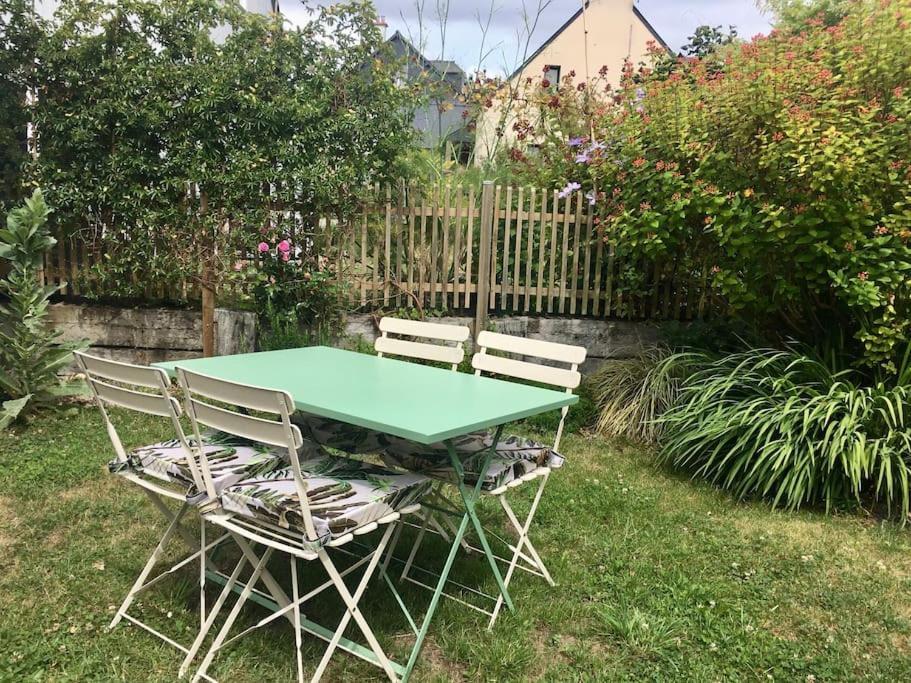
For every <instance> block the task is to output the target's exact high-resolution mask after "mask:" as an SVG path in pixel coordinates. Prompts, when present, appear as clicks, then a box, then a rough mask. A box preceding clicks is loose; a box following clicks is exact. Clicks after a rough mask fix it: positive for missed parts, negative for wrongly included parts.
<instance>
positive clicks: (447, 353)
mask: <svg viewBox="0 0 911 683" xmlns="http://www.w3.org/2000/svg"><path fill="white" fill-rule="evenodd" d="M390 335H395V336H390ZM469 336H471V330H469V329H468V326H467V325H445V324H443V323H429V322H426V321H423V320H405V319H403V318H392V317H389V316H386V317H384V318H382V319H380V336H379V337H377V338H376V342H374V344H373V348H374V350H375V351H376V353H377V355H378V356H379V357H380V358H382V357H383V355H384V354H385V355H389V356H401V357H404V358H415V359H419V360H429V361H436V362H439V363H450V364H451V365H452V369H453V370H457V369H458V367H459V363H461V362H462V361H463V360H464V358H465V349H464V347H463V346H462V345H463V344H464V343H465V342H466V341H467V340H468V337H469ZM401 337H406V338H405V339H402V338H401ZM408 337H410V339H408ZM420 340H425V341H420ZM431 342H442V343H431Z"/></svg>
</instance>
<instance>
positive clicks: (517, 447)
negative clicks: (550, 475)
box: [382, 431, 566, 491]
mask: <svg viewBox="0 0 911 683" xmlns="http://www.w3.org/2000/svg"><path fill="white" fill-rule="evenodd" d="M388 439H389V442H390V443H389V445H388V446H387V447H386V448H385V449H384V450H383V454H382V455H383V462H385V463H386V464H387V465H389V466H390V467H401V468H404V469H406V470H411V471H413V472H419V473H421V474H423V475H425V476H427V477H431V478H433V479H439V480H442V481H448V482H450V483H457V482H458V475H457V474H456V471H455V470H454V469H453V467H452V462H451V461H450V459H449V452H448V451H447V450H446V445H445V444H443V443H435V444H431V445H429V446H424V445H421V444H418V443H415V442H413V441H408V440H407V439H400V438H398V437H392V436H390V437H388ZM491 445H493V434H492V433H491V432H488V431H478V432H473V433H471V434H467V435H465V436H461V437H458V438H456V439H453V446H455V450H456V454H457V455H458V457H459V460H460V461H461V462H462V467H463V468H464V470H465V479H466V483H467V484H469V485H474V484H476V483H477V481H478V478H479V476H480V469H481V466H482V465H483V463H484V452H485V451H486V450H487V449H489V448H490V447H491ZM565 462H566V459H565V458H564V457H563V456H562V455H560V454H559V453H557V452H556V451H555V450H554V449H553V448H551V447H550V446H547V445H545V444H542V443H539V442H537V441H533V440H531V439H526V438H523V437H521V436H505V437H502V436H501V437H500V440H499V441H498V442H497V447H496V453H495V454H494V455H493V457H492V458H491V459H490V464H489V465H488V467H487V472H486V473H485V476H484V483H483V484H481V488H482V489H483V490H485V491H492V490H494V489H497V488H500V487H501V486H504V485H506V484H508V483H509V482H511V481H513V480H514V479H518V478H519V477H522V476H523V475H525V474H528V473H529V472H532V471H533V470H535V469H537V468H538V467H550V468H552V469H557V468H559V467H562V466H563V464H564V463H565Z"/></svg>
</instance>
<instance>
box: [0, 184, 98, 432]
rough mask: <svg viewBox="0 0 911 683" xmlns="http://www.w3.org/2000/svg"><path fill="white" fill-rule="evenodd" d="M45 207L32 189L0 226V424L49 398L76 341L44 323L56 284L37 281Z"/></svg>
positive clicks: (45, 237)
mask: <svg viewBox="0 0 911 683" xmlns="http://www.w3.org/2000/svg"><path fill="white" fill-rule="evenodd" d="M48 213H49V211H48V208H47V205H46V204H45V203H44V197H43V196H42V195H41V192H40V191H38V190H36V191H35V193H34V194H33V195H32V196H31V198H29V199H27V200H26V202H25V205H24V206H22V207H19V208H16V209H13V210H12V211H10V213H9V215H8V216H7V218H6V229H5V230H0V259H3V260H5V261H8V262H9V265H10V271H9V274H8V275H7V277H6V279H4V280H2V281H0V294H2V295H4V296H6V297H7V301H6V302H4V303H0V399H8V400H6V401H4V410H3V411H2V412H0V428H3V427H6V426H7V425H8V424H9V423H10V422H11V421H12V420H13V419H15V418H16V417H17V416H19V415H22V414H24V411H25V410H26V408H29V409H30V408H34V407H35V406H38V405H41V404H42V403H45V402H47V401H48V400H49V399H50V398H51V391H50V390H51V389H52V388H53V387H55V386H57V385H58V384H59V381H58V379H57V371H58V370H59V369H60V368H62V367H63V366H65V365H66V364H67V363H69V362H70V360H71V358H72V351H73V350H74V349H77V348H81V347H82V345H81V344H59V343H58V338H59V336H60V335H59V334H58V333H56V332H54V331H52V330H49V329H48V328H47V320H46V319H47V305H48V299H49V298H50V296H51V295H52V294H54V293H55V292H56V291H57V289H58V287H57V286H53V285H48V286H45V285H42V284H40V282H39V279H38V273H39V271H40V269H41V268H42V266H43V262H44V261H43V260H44V254H45V252H46V251H47V250H48V249H50V248H51V247H53V246H54V244H55V243H56V240H55V239H54V238H53V237H51V235H50V234H49V232H48V230H47V216H48Z"/></svg>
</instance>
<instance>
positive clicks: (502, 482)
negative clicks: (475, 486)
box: [384, 331, 586, 627]
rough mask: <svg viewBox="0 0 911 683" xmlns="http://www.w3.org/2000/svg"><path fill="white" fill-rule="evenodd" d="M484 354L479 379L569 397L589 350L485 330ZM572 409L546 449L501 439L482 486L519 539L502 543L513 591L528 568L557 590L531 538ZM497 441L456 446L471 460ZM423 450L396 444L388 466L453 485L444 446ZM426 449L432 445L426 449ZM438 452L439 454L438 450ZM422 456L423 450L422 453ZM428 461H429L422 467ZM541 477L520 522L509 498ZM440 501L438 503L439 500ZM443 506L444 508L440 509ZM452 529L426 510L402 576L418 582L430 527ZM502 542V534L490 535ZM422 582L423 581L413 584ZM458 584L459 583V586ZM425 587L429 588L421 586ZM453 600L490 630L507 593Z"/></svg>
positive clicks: (483, 436) (478, 359)
mask: <svg viewBox="0 0 911 683" xmlns="http://www.w3.org/2000/svg"><path fill="white" fill-rule="evenodd" d="M478 346H479V347H480V348H479V350H478V352H477V353H475V354H474V356H473V357H472V366H473V367H474V369H475V374H476V375H481V374H482V373H488V374H492V375H496V376H499V377H510V378H514V379H519V380H525V381H532V382H538V383H541V384H547V385H551V386H555V387H559V388H561V389H564V390H565V391H566V392H567V393H572V391H573V389H575V388H576V387H578V386H579V383H580V382H581V379H582V377H581V375H580V374H579V371H578V368H579V365H581V363H582V362H583V361H584V360H585V356H586V350H585V348H584V347H581V346H570V345H567V344H558V343H554V342H547V341H541V340H535V339H527V338H525V337H514V336H511V335H506V334H500V333H496V332H487V331H485V332H481V334H480V335H478ZM488 351H496V352H504V353H507V354H512V355H513V356H515V355H519V356H521V358H515V357H504V356H501V355H493V354H490V353H488ZM528 357H532V358H536V359H540V360H544V361H548V362H551V363H562V364H563V365H568V366H569V367H568V368H567V367H554V366H553V365H543V364H540V363H536V362H530V361H528V360H525V358H528ZM568 412H569V407H568V406H567V407H564V408H563V409H562V411H561V415H560V422H559V424H558V426H557V432H556V436H555V438H554V443H553V446H546V445H544V444H540V443H537V442H533V441H529V440H526V439H522V438H520V437H509V436H508V437H503V438H501V439H499V440H498V442H497V445H496V451H495V453H496V454H495V456H494V458H493V460H492V461H491V463H490V465H489V467H488V470H487V472H486V473H484V475H485V477H489V478H485V481H484V484H483V486H482V489H481V491H482V493H484V494H485V495H489V496H494V497H495V498H496V499H497V500H498V501H499V503H500V506H501V507H502V508H503V511H504V513H505V514H506V517H507V519H508V521H509V523H510V525H511V526H512V528H513V530H514V531H515V533H516V535H517V539H516V541H515V542H514V543H512V542H510V541H508V540H506V539H501V540H502V541H503V542H504V543H505V545H506V546H507V547H508V548H509V550H510V552H511V553H512V555H511V556H510V557H509V558H503V557H497V559H498V560H500V561H501V562H504V563H508V567H507V571H506V575H505V577H504V583H505V585H506V586H507V587H508V586H509V582H510V581H511V579H512V576H513V574H514V572H515V570H516V569H522V570H523V571H526V572H528V573H531V574H535V575H537V576H540V577H541V578H543V579H544V580H545V581H547V582H548V583H549V584H550V585H551V586H553V585H554V580H553V578H552V577H551V575H550V572H549V571H548V570H547V567H546V566H545V564H544V562H543V561H542V560H541V557H540V555H539V553H538V552H537V550H536V549H535V547H534V545H533V544H532V542H531V540H530V538H529V530H530V528H531V524H532V522H533V520H534V516H535V512H536V511H537V509H538V504H539V503H540V501H541V496H542V494H543V493H544V487H545V486H546V484H547V481H548V479H549V477H550V474H551V471H552V470H553V469H555V468H559V467H561V466H562V465H563V462H564V459H563V457H562V456H561V455H560V454H559V453H558V449H559V447H560V439H561V437H562V435H563V427H564V424H565V421H566V415H567V414H568ZM492 439H493V437H492V436H491V435H490V434H489V433H485V432H481V433H478V434H473V435H469V436H467V437H465V438H464V439H463V441H462V443H458V442H457V443H456V450H457V452H458V453H459V454H460V455H464V456H467V457H471V456H473V455H475V454H476V453H480V452H483V451H484V450H485V449H486V448H489V447H490V446H491V445H493V442H492ZM409 447H410V448H412V449H414V448H418V449H420V448H421V447H420V446H418V445H416V444H410V443H409V442H405V441H403V440H395V441H393V444H392V446H391V447H389V448H388V449H387V451H386V452H385V453H384V460H385V461H386V462H387V464H391V465H397V466H400V467H406V468H407V469H413V470H414V471H418V472H421V473H422V474H426V475H427V476H430V477H432V478H437V479H441V480H443V481H447V482H450V483H451V482H452V476H454V475H453V472H454V471H453V469H452V467H451V465H449V464H448V462H447V458H446V457H445V455H444V451H443V450H442V445H440V446H439V447H437V446H436V445H435V446H431V447H430V449H431V451H430V452H429V453H424V454H423V455H421V454H418V455H414V454H413V453H412V454H409V453H408V452H407V450H406V449H408V448H409ZM424 448H425V449H426V448H427V447H424ZM433 449H435V452H434V450H433ZM417 452H418V453H420V451H417ZM428 456H432V457H433V458H434V460H433V461H432V462H433V463H434V464H432V465H431V466H429V467H428V466H427V465H426V462H427V459H428ZM422 462H423V463H425V464H424V465H422ZM535 479H537V480H538V487H537V490H536V492H535V495H534V498H533V499H532V502H531V506H530V508H529V511H528V513H527V515H526V517H525V519H524V520H520V519H519V517H518V516H517V515H516V513H515V512H514V510H513V509H512V506H511V505H510V504H509V501H508V500H507V498H506V495H507V493H509V492H510V491H512V490H513V489H515V488H516V487H518V486H520V485H521V484H523V483H526V482H530V481H533V480H535ZM435 502H436V501H435ZM437 507H439V506H437ZM444 524H445V525H448V526H449V527H450V531H451V530H452V528H451V527H452V522H451V520H450V519H449V517H447V516H446V515H441V514H438V513H437V512H436V511H435V510H434V509H432V508H431V507H425V508H424V509H423V511H422V522H421V525H420V531H419V533H418V535H417V537H416V538H415V542H414V544H413V545H412V548H411V551H410V553H409V556H408V559H407V560H406V562H405V566H404V570H403V572H402V578H403V579H406V580H412V579H411V578H410V576H409V574H410V571H411V569H412V566H413V563H414V559H415V556H416V554H417V552H418V549H419V547H420V545H421V543H422V541H423V537H424V533H425V532H426V531H431V530H430V529H428V528H427V527H428V525H430V526H432V527H434V529H433V531H434V533H438V534H440V535H442V536H444V538H446V537H447V534H446V533H445V531H442V529H441V527H442V526H443V525H444ZM488 535H493V536H494V537H497V538H499V536H497V535H496V534H493V533H492V532H488ZM462 545H463V547H465V548H466V549H467V550H473V551H477V552H483V551H481V549H480V548H476V547H474V546H471V545H469V544H468V543H467V542H463V544H462ZM413 582H415V583H417V581H413ZM453 583H454V582H453ZM419 585H423V584H419ZM462 588H463V589H467V590H469V591H470V592H472V593H474V594H476V595H480V596H482V597H487V598H491V599H493V596H490V595H487V594H486V593H481V592H480V591H478V590H477V589H475V588H473V587H469V586H462ZM446 595H447V597H450V598H454V599H456V600H457V601H458V602H461V603H463V604H466V605H467V606H469V607H472V608H473V609H475V610H477V611H480V612H482V613H484V614H487V615H488V616H489V617H490V621H489V624H488V627H492V626H493V625H494V623H495V622H496V620H497V617H498V615H499V613H500V609H501V608H502V606H503V596H502V594H500V595H498V596H497V597H496V603H495V605H494V608H493V610H492V611H488V610H485V609H483V608H480V607H477V606H476V605H473V604H471V603H468V602H465V601H464V600H462V599H460V598H458V597H457V596H453V595H450V594H446Z"/></svg>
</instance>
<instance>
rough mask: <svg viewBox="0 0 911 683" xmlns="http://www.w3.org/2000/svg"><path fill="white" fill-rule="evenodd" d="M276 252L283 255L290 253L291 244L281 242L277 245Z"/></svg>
mask: <svg viewBox="0 0 911 683" xmlns="http://www.w3.org/2000/svg"><path fill="white" fill-rule="evenodd" d="M278 250H279V251H280V252H281V253H283V254H287V253H288V252H289V251H291V243H290V242H289V241H288V240H282V241H281V242H279V243H278Z"/></svg>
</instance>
